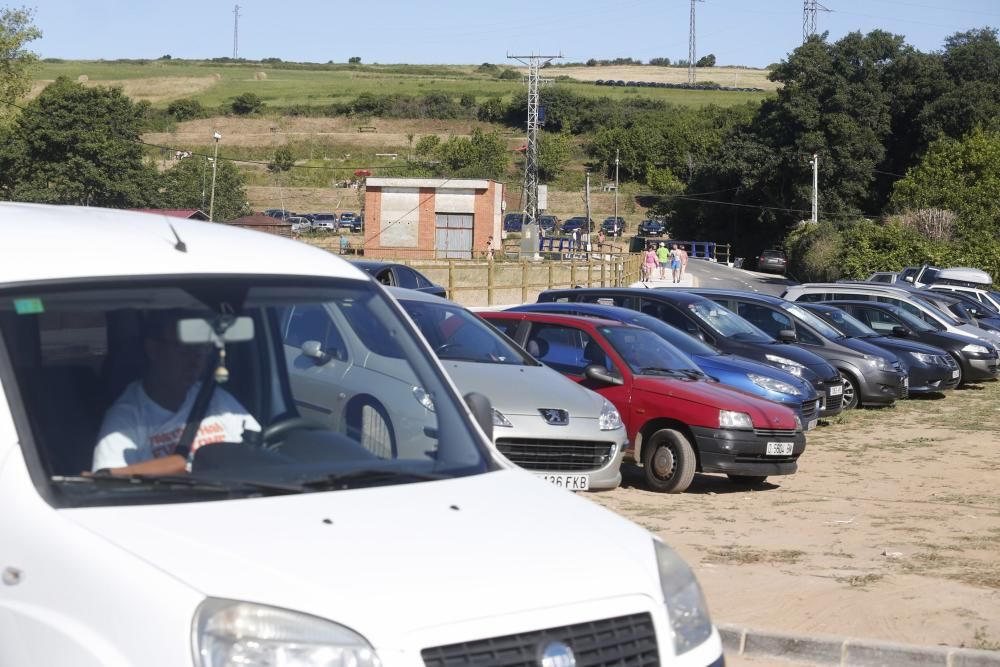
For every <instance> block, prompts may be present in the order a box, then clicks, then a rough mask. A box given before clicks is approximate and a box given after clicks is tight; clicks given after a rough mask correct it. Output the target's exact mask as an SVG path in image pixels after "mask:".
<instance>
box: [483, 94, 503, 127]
mask: <svg viewBox="0 0 1000 667" xmlns="http://www.w3.org/2000/svg"><path fill="white" fill-rule="evenodd" d="M506 114H507V107H506V106H505V105H504V103H503V100H502V99H500V98H499V97H491V98H489V99H488V100H485V101H484V102H483V103H482V104H480V105H479V110H478V111H477V112H476V118H478V119H479V120H481V121H483V122H484V123H500V122H503V119H504V116H505V115H506Z"/></svg>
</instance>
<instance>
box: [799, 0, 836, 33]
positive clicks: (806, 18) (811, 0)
mask: <svg viewBox="0 0 1000 667" xmlns="http://www.w3.org/2000/svg"><path fill="white" fill-rule="evenodd" d="M829 11H832V10H830V9H827V8H826V7H824V6H823V5H821V4H819V2H818V1H817V0H803V2H802V43H803V44H805V43H806V42H808V41H809V38H810V37H812V36H813V35H815V34H816V15H817V13H819V12H829Z"/></svg>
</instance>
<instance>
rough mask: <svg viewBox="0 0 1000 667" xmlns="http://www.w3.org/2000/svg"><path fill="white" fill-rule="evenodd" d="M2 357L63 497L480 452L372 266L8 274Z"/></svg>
mask: <svg viewBox="0 0 1000 667" xmlns="http://www.w3.org/2000/svg"><path fill="white" fill-rule="evenodd" d="M4 353H5V354H4ZM4 357H6V359H4ZM0 371H2V372H3V373H4V377H3V385H4V386H5V387H6V386H16V388H17V391H18V394H19V396H20V399H21V400H20V403H21V404H22V405H23V406H24V411H25V413H26V414H25V415H24V416H25V418H26V419H25V420H24V423H25V424H27V425H29V426H28V427H27V428H28V430H30V437H29V433H22V434H21V440H22V443H25V444H29V443H30V444H33V447H25V449H26V450H29V449H30V450H31V452H30V453H31V455H30V456H29V455H28V454H26V459H28V463H29V467H31V469H32V475H33V477H34V478H35V479H36V482H37V480H39V479H40V480H42V482H45V483H48V484H49V485H50V488H51V489H52V490H53V493H52V496H51V497H52V498H53V499H54V502H57V503H60V504H63V505H67V506H77V505H88V504H90V505H95V504H96V505H100V504H116V503H130V504H134V503H142V502H150V503H154V502H155V503H162V502H182V501H187V500H192V499H197V500H205V499H213V500H214V499H225V498H232V497H243V496H246V495H259V494H269V493H302V492H314V491H327V490H336V489H341V488H355V487H358V486H366V485H376V484H377V485H387V484H397V483H406V482H414V481H427V480H434V479H441V478H448V477H455V476H464V475H470V474H476V473H479V472H484V471H486V470H488V469H490V468H491V467H492V464H491V463H490V461H489V458H488V455H487V454H486V453H485V451H486V450H485V443H483V442H480V440H481V436H478V437H477V435H476V432H474V431H473V429H472V427H471V424H470V423H469V422H468V420H467V418H466V416H465V415H466V411H465V409H464V408H460V407H459V404H458V401H457V400H456V398H455V396H454V395H453V393H452V392H451V391H450V390H449V388H448V386H447V383H446V382H444V381H443V376H442V375H441V371H440V369H439V368H438V367H437V365H436V364H435V362H434V361H433V356H432V355H431V354H430V353H429V352H428V351H427V349H426V347H424V346H423V344H422V343H421V342H419V337H418V336H416V335H415V332H413V330H412V329H411V328H410V326H409V325H408V324H407V323H406V322H405V320H404V319H403V318H401V317H400V311H399V310H398V309H397V307H396V306H395V305H394V304H393V303H392V302H391V301H390V300H389V299H387V298H386V297H385V296H384V294H383V293H382V292H381V291H379V290H378V289H376V288H375V286H374V285H373V284H371V283H369V282H367V281H357V280H333V279H318V280H310V279H290V278H289V279H282V278H260V279H256V278H246V277H241V278H240V279H239V280H234V279H229V278H214V279H213V278H209V279H206V278H196V279H195V278H193V279H172V280H170V281H149V282H144V281H141V280H137V281H134V282H128V283H120V282H116V283H115V284H113V285H109V284H107V283H105V284H101V285H94V286H91V287H80V286H77V285H73V286H72V288H69V287H62V288H60V287H46V288H42V289H30V290H27V291H25V290H21V291H17V292H16V293H14V292H11V291H9V290H8V291H7V292H6V293H0ZM8 373H12V374H13V378H12V379H13V381H11V378H9V377H7V375H8Z"/></svg>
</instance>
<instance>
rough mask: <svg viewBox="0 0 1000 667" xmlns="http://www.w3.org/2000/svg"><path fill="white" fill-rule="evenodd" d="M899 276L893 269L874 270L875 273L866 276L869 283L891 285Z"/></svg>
mask: <svg viewBox="0 0 1000 667" xmlns="http://www.w3.org/2000/svg"><path fill="white" fill-rule="evenodd" d="M898 278H899V274H898V273H896V272H895V271H876V272H875V273H873V274H871V275H870V276H868V282H870V283H887V284H889V285H892V284H893V283H895V282H896V280H897V279H898Z"/></svg>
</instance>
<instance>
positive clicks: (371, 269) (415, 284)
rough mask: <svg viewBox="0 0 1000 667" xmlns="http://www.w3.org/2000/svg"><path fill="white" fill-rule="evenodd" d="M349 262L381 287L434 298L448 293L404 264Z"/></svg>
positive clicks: (369, 261)
mask: <svg viewBox="0 0 1000 667" xmlns="http://www.w3.org/2000/svg"><path fill="white" fill-rule="evenodd" d="M350 262H351V264H353V265H354V266H356V267H358V268H359V269H361V270H362V271H364V272H365V273H370V274H371V275H373V276H375V280H377V281H379V282H380V283H382V284H383V285H395V286H396V287H405V288H407V289H414V290H417V291H418V292H427V293H428V294H434V295H435V296H441V297H445V298H447V297H448V291H447V290H446V289H445V288H443V287H441V286H440V285H435V284H434V283H432V282H431V281H430V280H428V279H427V276H425V275H424V274H422V273H420V272H419V271H417V270H415V269H411V268H410V267H408V266H406V265H405V264H397V263H395V262H380V261H378V260H374V259H359V260H350Z"/></svg>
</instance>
